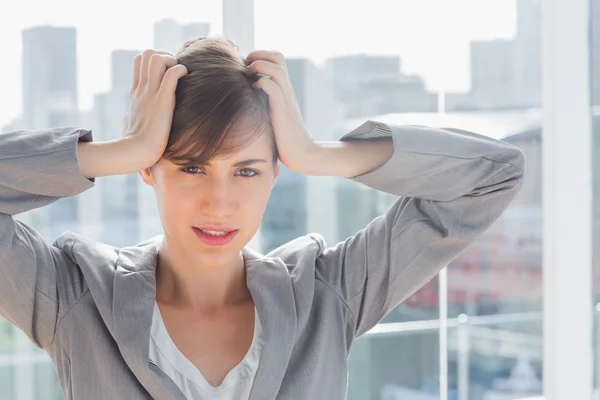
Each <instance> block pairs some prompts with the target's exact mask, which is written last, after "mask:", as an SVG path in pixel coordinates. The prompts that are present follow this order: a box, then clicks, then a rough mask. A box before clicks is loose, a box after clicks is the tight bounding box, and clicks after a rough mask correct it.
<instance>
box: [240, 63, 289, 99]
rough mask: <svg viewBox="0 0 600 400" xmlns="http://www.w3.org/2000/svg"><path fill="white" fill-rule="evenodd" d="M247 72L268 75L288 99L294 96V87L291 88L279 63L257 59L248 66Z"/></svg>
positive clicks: (285, 72)
mask: <svg viewBox="0 0 600 400" xmlns="http://www.w3.org/2000/svg"><path fill="white" fill-rule="evenodd" d="M248 74H249V75H254V74H261V75H266V76H270V77H271V78H272V80H273V81H274V82H275V83H276V84H277V85H279V87H280V89H281V91H282V92H283V94H284V95H285V96H286V97H287V98H288V99H290V100H291V99H292V97H293V96H294V89H293V88H292V84H291V82H290V79H289V76H288V74H287V71H286V70H285V69H284V68H283V67H282V66H281V65H278V64H274V63H272V62H270V61H265V60H257V61H254V62H253V63H252V64H250V65H249V66H248Z"/></svg>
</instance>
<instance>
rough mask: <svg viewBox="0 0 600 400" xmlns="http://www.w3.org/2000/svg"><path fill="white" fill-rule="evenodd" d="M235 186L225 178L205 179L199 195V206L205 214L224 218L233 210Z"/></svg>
mask: <svg viewBox="0 0 600 400" xmlns="http://www.w3.org/2000/svg"><path fill="white" fill-rule="evenodd" d="M235 193H236V192H235V187H234V185H233V183H232V182H231V181H230V180H229V179H226V178H222V177H212V178H209V179H207V182H206V185H203V187H202V194H201V195H200V199H201V205H200V208H201V210H202V212H203V213H204V214H205V215H206V216H210V217H213V218H226V217H229V216H231V215H232V214H233V212H234V210H235V203H236V200H235Z"/></svg>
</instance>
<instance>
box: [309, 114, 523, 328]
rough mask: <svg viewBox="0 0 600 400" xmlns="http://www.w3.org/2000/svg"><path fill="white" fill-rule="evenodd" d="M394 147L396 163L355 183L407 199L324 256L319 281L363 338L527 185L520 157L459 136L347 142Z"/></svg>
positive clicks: (399, 131) (408, 133)
mask: <svg viewBox="0 0 600 400" xmlns="http://www.w3.org/2000/svg"><path fill="white" fill-rule="evenodd" d="M380 137H391V138H392V140H393V146H394V151H393V155H392V157H391V158H390V159H389V160H388V161H387V162H385V163H384V164H383V165H381V166H380V167H379V168H377V169H375V170H373V171H371V172H368V173H365V174H363V175H360V176H357V177H354V178H351V179H352V180H354V181H356V182H359V183H362V184H364V185H367V186H369V187H371V188H374V189H377V190H380V191H383V192H387V193H390V194H393V195H397V196H400V197H399V198H398V199H397V200H396V201H395V202H394V203H393V205H392V206H391V207H390V208H389V209H388V210H387V211H386V212H385V214H383V215H381V216H379V217H377V218H375V219H374V220H373V221H371V222H370V223H369V224H368V225H367V226H366V227H365V228H364V229H362V230H361V231H359V232H358V233H357V234H356V235H354V236H353V237H350V238H348V239H347V240H345V241H342V242H340V243H338V244H337V245H335V246H333V247H329V248H325V247H326V246H325V245H324V243H321V244H322V246H323V248H324V249H323V251H322V252H321V254H320V256H318V258H317V260H316V274H317V276H316V278H317V279H320V280H322V281H323V282H325V283H326V284H328V285H329V286H330V287H331V288H332V289H333V290H334V291H336V293H337V295H338V296H339V297H340V298H341V299H342V300H343V301H344V302H345V304H346V306H347V307H348V310H349V312H350V314H351V318H350V322H349V323H350V327H349V329H350V331H351V332H353V333H354V337H358V336H360V335H362V334H364V333H365V332H367V331H368V330H370V329H371V328H373V327H374V326H375V325H376V324H377V323H379V322H380V321H381V320H382V319H383V318H384V317H385V316H386V315H387V314H388V313H389V312H390V311H391V310H392V309H393V308H394V307H396V306H397V305H398V304H399V303H401V302H402V301H403V300H404V299H406V298H407V297H408V296H410V295H411V294H413V293H414V292H415V291H417V290H418V289H419V288H420V287H422V286H423V285H424V284H425V283H427V282H428V281H429V280H431V279H432V278H433V277H434V276H435V275H436V274H437V273H438V272H439V271H440V270H441V269H442V268H444V267H445V266H446V265H447V264H448V263H449V262H450V261H452V260H453V259H454V258H456V257H457V256H458V255H459V254H460V253H462V252H463V251H464V250H465V249H467V248H468V247H469V246H470V245H471V244H472V243H473V242H474V241H475V240H476V239H477V238H478V237H479V236H480V235H481V234H482V233H483V232H484V231H485V230H486V229H487V228H489V227H490V226H491V225H492V223H493V222H494V221H495V220H497V219H498V218H499V217H500V215H501V214H502V213H503V212H504V210H505V209H506V208H507V207H508V205H509V204H510V203H511V202H512V200H513V199H514V198H515V196H516V194H517V193H518V191H519V189H520V187H521V186H522V183H523V174H524V169H525V157H524V154H523V152H522V151H521V150H519V149H518V148H516V147H514V146H512V145H510V144H508V143H505V142H503V141H501V140H495V139H492V138H489V137H486V136H483V135H479V134H476V133H472V132H467V131H464V130H459V129H447V128H444V129H437V128H430V127H423V126H397V125H389V124H384V123H380V122H377V121H371V120H369V121H367V122H365V123H364V124H363V125H361V126H359V127H358V128H356V129H355V130H353V131H352V132H349V133H347V134H345V135H344V136H342V137H341V138H340V140H342V141H345V140H371V139H375V138H380Z"/></svg>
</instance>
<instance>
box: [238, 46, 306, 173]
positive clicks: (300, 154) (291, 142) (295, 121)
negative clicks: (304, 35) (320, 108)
mask: <svg viewBox="0 0 600 400" xmlns="http://www.w3.org/2000/svg"><path fill="white" fill-rule="evenodd" d="M246 63H247V65H248V74H249V75H254V74H261V75H266V76H263V77H261V78H260V79H258V80H257V81H256V82H255V83H254V84H253V86H254V87H255V88H257V89H262V90H263V91H264V92H265V93H266V94H267V95H268V96H269V108H270V113H271V124H272V125H273V130H274V134H275V142H276V143H277V151H278V152H279V159H280V160H281V162H282V163H284V164H285V166H286V167H288V168H289V169H291V170H292V171H297V172H303V171H304V169H305V166H306V165H307V164H308V163H310V161H309V159H310V156H311V155H312V154H314V151H315V150H316V148H317V147H318V146H317V144H316V142H315V139H314V138H313V137H312V135H311V134H310V133H309V132H308V130H307V129H306V126H305V125H304V121H303V120H302V114H301V112H300V107H299V106H298V101H297V100H296V95H295V94H294V89H293V88H292V83H291V81H290V77H289V74H288V70H287V66H286V63H285V58H284V56H283V54H281V53H279V52H276V51H269V50H255V51H252V52H250V54H248V57H246ZM269 77H270V78H269Z"/></svg>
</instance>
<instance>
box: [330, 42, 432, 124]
mask: <svg viewBox="0 0 600 400" xmlns="http://www.w3.org/2000/svg"><path fill="white" fill-rule="evenodd" d="M326 68H327V72H328V74H329V75H330V77H331V79H332V81H333V85H334V92H335V100H336V105H337V108H338V110H337V113H338V115H339V116H340V117H341V118H357V117H366V116H370V115H381V114H388V113H399V112H411V111H434V110H435V109H436V105H437V99H436V96H435V95H434V94H432V93H428V92H427V91H426V90H425V83H424V81H423V79H422V78H420V77H418V76H410V75H405V74H404V73H403V72H402V70H401V59H400V57H395V56H373V55H366V54H361V55H349V56H340V57H333V58H330V59H328V60H327V62H326Z"/></svg>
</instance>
